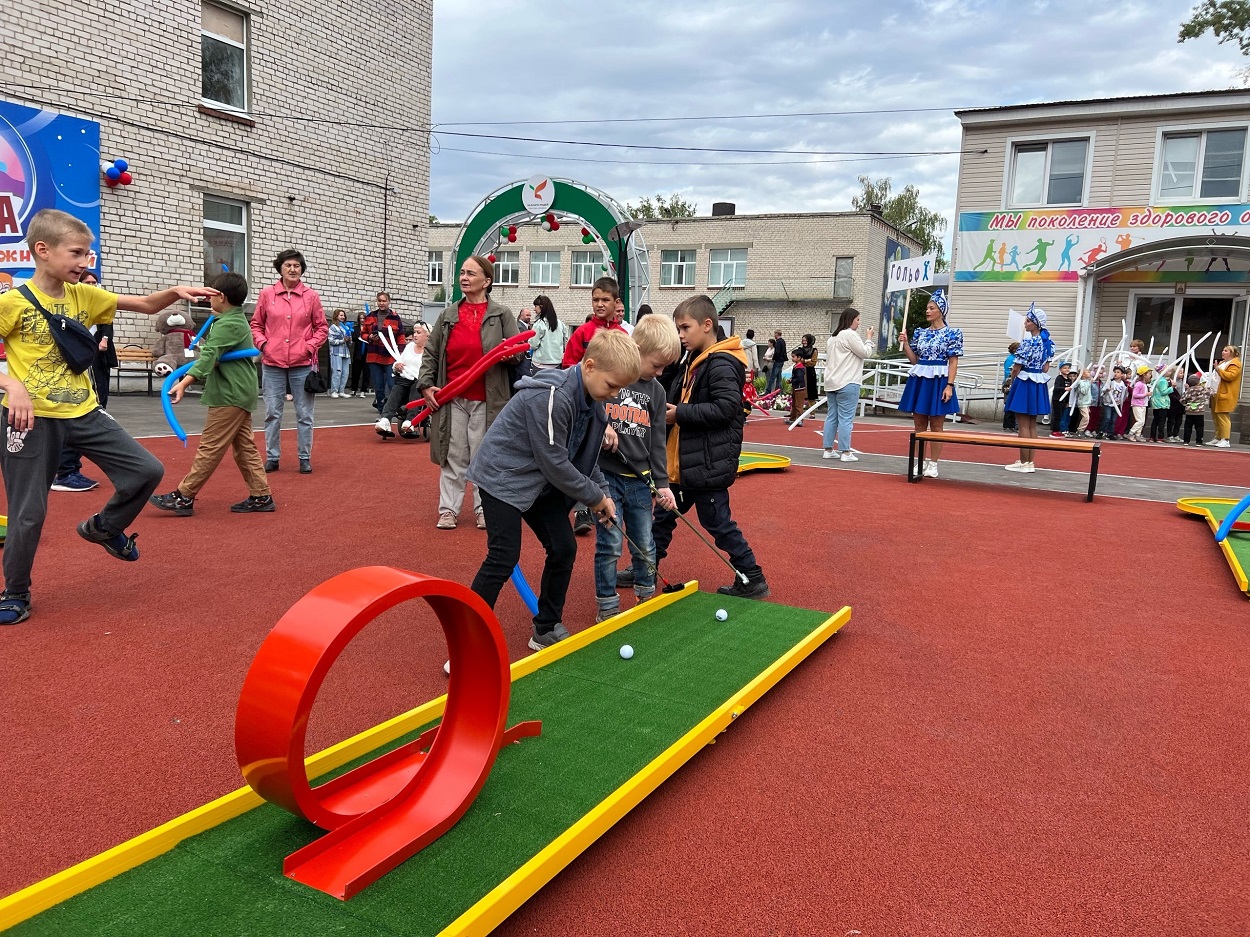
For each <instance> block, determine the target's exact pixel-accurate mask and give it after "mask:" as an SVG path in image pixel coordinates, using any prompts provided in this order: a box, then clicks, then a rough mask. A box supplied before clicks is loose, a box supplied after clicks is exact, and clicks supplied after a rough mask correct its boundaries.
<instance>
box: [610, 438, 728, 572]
mask: <svg viewBox="0 0 1250 937" xmlns="http://www.w3.org/2000/svg"><path fill="white" fill-rule="evenodd" d="M616 455H617V457H618V458H619V459H620V460H621V461H622V462H624V463H625V464H626V465H628V466H629V470H630V471H631V472H633V473H634V474H635V475H637V476H638V477H639V478H641V479H642V480H643V481H644V482H646V483H647V487H648V488H650V489H651V494H652V495H658V494H659V492H658V491H657V490H656V487H655V482H654V481H653V480H652V478H651V471H650V469H648V470H647V471H645V472H640V471H638V469H637V468H636V467H635V466H634V463H633V462H630V461H629V459H627V458H626V457H625V455H624V454H623V453H622V452H621V451H620V450H619V449H618V450H617V451H616ZM674 513H675V514H676V515H677V516H678V517H679V518H681V519H682V520H683V521H685V522H686V526H687V527H689V528H690V529H691V530H693V531H694V535H695V536H696V537H698V538H699V539H700V540H702V541H703V542H704V543H705V544H707V548H708V549H709V550H711V551H712V552H713V553H715V554H716V558H717V559H718V560H720V561H721V562H722V563H724V564H725V565H726V566H728V567H729V569H730V570H731V571H732V572H733V574H734V578H735V579H737V580H738V581H739V582H741V583H742V584H743V585H746V584H747V583H749V582H750V581H751V580H750V578H749V577H748V576H747V574H746V573H743V572H739V571H738V570H737V569H735V568H734V564H733V563H731V562H729V560H727V559H725V558H724V557H723V556H721V553H720V550H718V549H716V544H714V543H712V541H711V540H708V539H707V537H705V536H704V535H703V533H702V532H701V531H700V530H699V528H697V527H695V526H694V524H692V523H690V518H688V517H686V515H685V514H683V513H682V512H681V511H675V512H674Z"/></svg>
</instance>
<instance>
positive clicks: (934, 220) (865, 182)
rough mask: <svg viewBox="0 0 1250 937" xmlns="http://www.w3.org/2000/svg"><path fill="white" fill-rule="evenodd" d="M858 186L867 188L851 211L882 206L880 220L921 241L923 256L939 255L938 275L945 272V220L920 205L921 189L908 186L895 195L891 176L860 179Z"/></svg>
mask: <svg viewBox="0 0 1250 937" xmlns="http://www.w3.org/2000/svg"><path fill="white" fill-rule="evenodd" d="M859 184H860V185H862V186H863V187H864V191H863V192H861V193H860V194H859V195H857V196H855V197H854V198H852V199H851V207H852V208H854V209H855V210H856V211H868V210H869V209H870V208H871V207H872V206H873V205H880V206H881V217H882V218H884V219H885V220H886V221H888V222H889V223H890V224H892V225H894V227H896V228H898V229H899V230H901V231H905V232H907V233H908V234H910V235H911V236H912V237H914V238H915V239H916V240H917V241H919V242H920V250H921V253H924V254H937V264H936V269H937V272H939V273H940V272H941V271H943V270H945V269H946V257H945V256H944V255H945V253H946V251H945V247H944V246H943V244H942V235H943V234H944V233H945V231H946V225H947V221H946V218H944V217H943V216H942V215H939V214H938V213H937V212H935V211H932V210H930V209H928V208H925V207H924V206H923V205H921V204H920V190H919V189H917V188H916V187H915V186H914V185H909V186H907V187H906V188H904V189H903V191H901V192H899V193H897V194H896V195H891V194H890V191H891V184H890V178H889V177H888V176H887V177H886V178H884V179H878V180H877V181H876V182H873V181H872V179H871V178H869V177H868V176H860V177H859Z"/></svg>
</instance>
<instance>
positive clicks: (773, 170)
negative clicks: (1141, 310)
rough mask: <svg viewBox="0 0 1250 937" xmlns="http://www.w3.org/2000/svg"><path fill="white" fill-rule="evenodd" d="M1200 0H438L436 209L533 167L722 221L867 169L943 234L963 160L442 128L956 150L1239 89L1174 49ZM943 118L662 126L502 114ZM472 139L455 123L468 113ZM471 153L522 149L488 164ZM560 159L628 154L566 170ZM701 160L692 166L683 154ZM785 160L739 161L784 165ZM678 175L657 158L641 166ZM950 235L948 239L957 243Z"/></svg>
mask: <svg viewBox="0 0 1250 937" xmlns="http://www.w3.org/2000/svg"><path fill="white" fill-rule="evenodd" d="M1192 6H1193V4H1192V3H1191V2H1190V0H1135V2H1131V3H1112V2H1103V3H1091V2H1089V0H1056V2H1046V0H1034V2H1027V0H1019V2H1013V3H1007V2H1003V0H911V2H906V0H875V2H869V0H842V2H838V3H831V2H818V0H808V2H790V0H750V2H741V0H714V2H699V3H695V2H686V0H666V2H653V0H630V2H622V3H615V4H605V3H588V2H585V0H582V2H576V3H575V2H567V0H553V2H543V3H538V2H520V3H509V2H504V3H492V4H468V3H462V2H458V0H436V2H435V5H434V121H435V124H436V127H437V128H438V129H437V130H436V139H435V146H436V147H438V148H439V151H438V152H437V153H436V154H435V155H434V157H433V163H432V173H431V185H430V211H431V212H432V213H433V214H435V215H437V216H438V217H439V218H440V219H442V220H445V221H451V220H456V221H459V220H462V219H463V218H464V217H465V215H466V214H468V212H470V211H471V210H472V209H473V207H474V206H475V205H476V204H477V202H478V201H479V200H480V199H481V198H483V197H484V196H485V195H486V194H487V193H489V192H490V191H492V190H493V189H495V188H497V187H499V186H500V185H503V184H505V183H508V182H511V181H514V180H516V179H522V178H527V177H529V176H530V175H533V174H534V173H538V172H543V173H546V174H548V175H552V176H564V177H569V178H573V179H577V180H580V181H583V182H586V183H589V184H591V185H594V186H596V187H598V188H600V189H603V190H604V191H606V192H608V193H609V194H611V195H612V196H614V197H615V198H616V199H617V200H619V201H622V202H624V201H635V200H636V199H637V198H638V197H639V196H642V195H648V194H652V195H653V194H655V193H657V192H660V193H664V194H665V195H667V194H669V193H672V192H680V193H681V194H682V195H683V196H684V197H685V198H686V199H688V200H690V201H693V202H695V203H697V205H698V210H699V211H698V213H699V214H700V215H706V214H708V213H709V212H710V209H711V205H712V202H713V201H722V200H724V201H730V202H735V203H737V206H738V211H739V213H755V212H777V211H845V210H849V209H850V207H851V197H852V196H853V195H854V194H856V193H857V192H858V191H859V189H860V186H859V183H858V182H857V181H856V177H857V176H859V175H862V174H868V175H871V176H872V177H873V178H879V177H881V176H889V177H890V178H891V179H892V180H893V183H894V187H895V189H896V190H897V189H900V188H902V187H903V186H904V185H907V184H912V185H915V186H917V187H918V188H919V189H920V193H921V200H922V202H923V203H924V204H925V205H927V206H928V207H930V208H932V209H935V210H937V211H939V212H941V213H942V214H944V215H946V216H947V218H948V219H950V220H951V221H952V223H953V220H954V219H953V212H954V203H955V179H956V174H957V171H958V166H959V158H958V156H957V155H940V156H922V157H913V158H898V157H895V158H884V159H883V158H877V159H867V158H864V157H857V156H848V155H828V156H803V155H789V156H787V155H784V154H777V155H774V154H768V153H763V154H734V153H723V154H716V153H677V152H664V151H662V150H628V149H608V148H591V147H580V146H567V145H555V144H542V143H534V142H528V141H518V140H500V139H476V138H468V137H458V136H451V135H450V134H451V133H452V132H458V133H475V134H476V133H480V134H491V135H503V136H513V137H525V138H535V137H542V138H549V139H559V140H573V141H598V142H603V143H628V144H654V145H660V146H681V147H716V148H733V149H751V150H784V151H789V152H791V153H792V154H793V153H795V151H805V150H806V151H821V152H835V153H839V154H844V153H846V152H847V151H853V152H858V153H863V152H867V151H872V152H878V153H900V152H917V151H924V152H933V151H957V150H958V148H959V143H960V134H959V123H958V121H956V120H955V118H954V116H953V115H952V113H951V111H952V110H953V109H955V108H961V107H981V106H993V105H1000V104H1020V103H1027V102H1034V101H1062V100H1072V99H1080V98H1096V97H1112V96H1117V95H1127V94H1158V93H1165V92H1175V91H1197V90H1207V89H1214V88H1228V87H1233V86H1240V84H1241V80H1240V77H1239V75H1238V74H1237V73H1238V70H1239V69H1241V68H1243V67H1245V65H1247V64H1250V62H1247V61H1246V60H1245V59H1243V57H1242V56H1241V54H1240V52H1239V51H1238V49H1237V47H1236V45H1235V44H1233V43H1225V44H1224V45H1219V44H1217V43H1216V41H1215V40H1214V39H1213V38H1212V37H1210V36H1209V35H1208V36H1205V37H1203V38H1202V39H1199V40H1191V41H1189V42H1187V43H1185V44H1184V45H1180V44H1178V43H1177V42H1176V34H1177V30H1178V28H1179V26H1180V23H1181V22H1182V21H1183V20H1184V19H1185V18H1187V16H1188V15H1189V12H1190V10H1191V8H1192ZM900 108H940V110H936V111H929V112H916V113H894V114H881V113H876V114H860V115H848V116H836V117H804V118H799V117H784V118H764V119H747V120H697V121H678V122H651V123H616V124H612V123H567V124H550V125H528V126H526V125H515V124H512V125H509V124H505V123H503V122H506V121H537V120H577V121H603V120H604V119H606V118H636V117H649V118H654V117H706V116H711V115H717V116H719V115H732V114H775V113H795V112H828V111H883V110H890V109H900ZM470 121H474V122H483V123H482V125H478V126H466V125H461V126H453V124H464V123H465V122H470ZM465 150H477V151H493V152H495V153H502V154H510V155H503V156H498V155H481V154H480V153H479V154H471V153H467V152H463V151H465ZM555 157H564V158H566V159H567V158H573V157H579V158H585V159H593V160H616V161H617V162H581V161H578V162H568V161H564V160H557V159H555ZM692 160H693V161H696V162H697V163H701V165H691V164H690V161H692ZM782 161H788V162H787V164H784V165H771V166H765V165H747V164H749V163H760V162H782ZM659 162H664V163H671V164H672V165H651V163H659ZM948 236H949V234H948Z"/></svg>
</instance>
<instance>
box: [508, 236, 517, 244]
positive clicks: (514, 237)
mask: <svg viewBox="0 0 1250 937" xmlns="http://www.w3.org/2000/svg"><path fill="white" fill-rule="evenodd" d="M508 243H509V244H515V243H516V235H515V234H509V235H508Z"/></svg>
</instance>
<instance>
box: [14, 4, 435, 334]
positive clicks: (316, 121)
mask: <svg viewBox="0 0 1250 937" xmlns="http://www.w3.org/2000/svg"><path fill="white" fill-rule="evenodd" d="M52 11H57V12H56V13H55V14H54V13H53V12H52ZM54 15H59V16H61V17H66V16H70V15H72V17H73V19H72V20H66V19H55V18H54ZM4 20H5V27H6V28H5V29H4V30H3V31H0V100H4V101H8V102H10V103H13V104H20V105H25V106H28V107H35V108H40V109H44V110H46V111H49V112H60V113H64V114H68V115H72V116H75V117H79V118H84V119H87V120H89V121H94V122H98V124H99V132H100V156H101V158H102V159H103V160H104V161H106V162H109V161H112V160H113V159H114V158H117V157H122V158H125V159H126V160H127V161H128V162H129V164H130V167H129V168H130V171H131V173H132V174H133V177H134V182H133V184H131V185H129V186H118V187H116V188H108V187H106V186H105V185H104V184H103V179H101V180H100V185H99V199H100V231H99V235H100V254H101V268H102V275H103V280H104V283H105V285H107V286H108V287H110V288H111V289H114V290H116V291H119V292H123V293H145V292H149V291H151V290H154V289H157V288H160V287H164V286H168V285H171V284H174V283H198V282H202V279H203V277H204V276H205V274H206V271H208V272H212V271H216V270H220V269H221V268H222V265H223V264H224V265H226V266H228V267H229V268H230V269H235V270H238V271H240V272H245V273H246V275H247V277H248V280H249V282H250V283H251V284H252V292H253V296H254V295H255V294H256V293H258V292H259V291H260V288H261V287H262V286H264V285H266V284H267V283H270V282H272V281H273V280H274V278H275V275H274V272H273V269H272V267H271V261H272V259H273V257H274V255H275V254H276V253H277V252H278V251H280V250H283V249H284V248H287V247H295V248H298V249H300V250H301V251H303V252H304V254H305V256H306V257H307V259H308V261H309V270H308V273H307V281H308V282H309V284H310V285H312V286H313V287H315V288H316V289H317V290H319V291H320V293H321V295H322V298H323V300H324V302H325V304H326V306H327V307H328V308H333V307H334V306H336V305H349V304H350V305H354V306H357V307H359V306H360V305H361V303H363V302H364V301H365V300H366V299H367V298H370V297H371V296H372V294H373V292H374V291H375V290H377V289H379V288H381V287H382V286H383V284H385V285H386V286H387V288H389V289H390V290H391V291H392V292H393V293H395V295H396V298H397V300H398V301H400V305H401V306H402V305H405V304H411V305H413V306H415V305H417V304H419V303H420V302H421V301H422V300H423V299H424V298H425V295H426V276H425V271H424V270H423V269H420V264H419V262H418V263H414V262H413V260H412V259H413V258H420V257H424V256H425V250H426V230H427V219H428V210H429V176H430V163H429V152H428V148H427V147H426V145H425V133H424V132H423V131H422V130H421V128H423V127H426V126H428V124H429V119H430V81H431V46H432V33H433V2H432V0H410V2H406V3H380V2H374V3H370V2H368V0H366V2H365V4H364V5H363V6H362V5H360V4H355V5H353V6H351V7H348V6H346V5H345V4H342V3H335V2H331V3H313V2H307V0H241V2H233V0H232V2H228V3H227V2H221V3H208V2H201V0H156V2H154V3H140V2H138V0H111V2H108V3H105V2H104V0H81V2H78V3H75V4H72V5H68V4H49V3H47V2H46V0H8V2H6V4H5V12H4ZM379 125H383V126H393V127H405V128H407V127H412V128H415V129H414V130H413V131H412V132H407V131H383V130H377V129H372V128H373V127H376V126H379ZM92 171H95V172H96V175H97V176H99V172H98V170H94V169H93V170H92ZM117 325H118V341H119V343H127V342H132V343H135V344H140V345H146V344H149V343H150V340H151V338H152V336H153V332H152V325H151V322H150V320H148V318H147V317H145V316H134V315H127V314H122V315H121V316H119V318H118V323H117Z"/></svg>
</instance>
